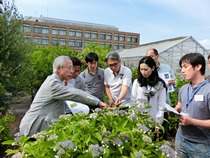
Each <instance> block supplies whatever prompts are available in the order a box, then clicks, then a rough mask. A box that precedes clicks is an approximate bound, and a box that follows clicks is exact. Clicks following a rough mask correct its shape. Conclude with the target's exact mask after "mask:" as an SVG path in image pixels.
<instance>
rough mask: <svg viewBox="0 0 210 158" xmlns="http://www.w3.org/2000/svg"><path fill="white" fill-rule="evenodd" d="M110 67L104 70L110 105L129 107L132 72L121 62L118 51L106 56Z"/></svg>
mask: <svg viewBox="0 0 210 158" xmlns="http://www.w3.org/2000/svg"><path fill="white" fill-rule="evenodd" d="M105 60H106V62H107V65H108V68H106V69H105V70H104V84H105V90H106V94H107V96H108V98H109V106H119V105H121V104H122V105H123V106H124V107H129V103H130V99H131V89H132V72H131V70H130V69H129V68H128V67H126V66H124V65H122V64H121V60H120V56H119V54H118V53H116V52H111V53H109V54H107V56H106V58H105Z"/></svg>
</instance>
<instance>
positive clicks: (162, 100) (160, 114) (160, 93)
mask: <svg viewBox="0 0 210 158" xmlns="http://www.w3.org/2000/svg"><path fill="white" fill-rule="evenodd" d="M157 93H158V100H157V103H158V111H157V114H156V122H158V123H159V124H160V125H161V124H162V123H163V117H164V112H165V111H164V107H163V105H164V103H166V89H165V88H163V89H161V90H159V91H158V92H157Z"/></svg>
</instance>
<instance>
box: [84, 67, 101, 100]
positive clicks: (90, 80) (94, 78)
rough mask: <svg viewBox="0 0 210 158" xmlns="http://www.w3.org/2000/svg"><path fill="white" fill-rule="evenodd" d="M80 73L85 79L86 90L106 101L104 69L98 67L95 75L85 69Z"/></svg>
mask: <svg viewBox="0 0 210 158" xmlns="http://www.w3.org/2000/svg"><path fill="white" fill-rule="evenodd" d="M80 75H81V76H82V77H83V78H84V79H85V91H86V92H88V93H89V94H92V95H93V96H95V97H97V98H98V99H100V100H101V101H104V95H105V88H104V69H102V68H99V67H98V69H97V72H96V74H95V75H93V74H90V73H89V72H88V69H85V70H84V71H83V72H82V73H81V74H80Z"/></svg>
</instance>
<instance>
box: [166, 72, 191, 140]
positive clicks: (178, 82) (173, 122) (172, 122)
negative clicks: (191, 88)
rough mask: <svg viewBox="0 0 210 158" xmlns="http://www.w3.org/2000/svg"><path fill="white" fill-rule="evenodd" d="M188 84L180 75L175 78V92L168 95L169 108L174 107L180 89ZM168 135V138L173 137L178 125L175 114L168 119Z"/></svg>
mask: <svg viewBox="0 0 210 158" xmlns="http://www.w3.org/2000/svg"><path fill="white" fill-rule="evenodd" d="M187 83H189V81H187V80H184V78H183V77H182V76H181V75H177V76H176V91H175V92H172V93H170V99H171V106H173V107H175V106H176V104H177V102H178V93H179V90H180V88H181V87H182V86H183V85H185V84H187ZM168 121H169V134H170V137H175V135H176V131H177V128H178V125H179V121H178V117H177V116H176V115H175V114H170V116H169V118H168Z"/></svg>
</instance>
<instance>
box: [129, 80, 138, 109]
mask: <svg viewBox="0 0 210 158" xmlns="http://www.w3.org/2000/svg"><path fill="white" fill-rule="evenodd" d="M138 86H139V85H138V84H137V79H136V80H134V82H133V86H132V91H131V105H134V104H135V103H136V102H137V87H138Z"/></svg>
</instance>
